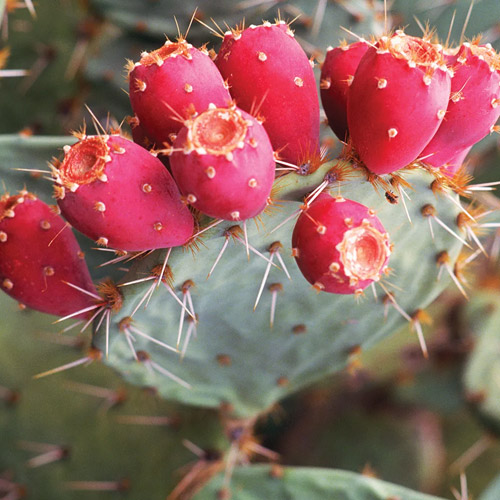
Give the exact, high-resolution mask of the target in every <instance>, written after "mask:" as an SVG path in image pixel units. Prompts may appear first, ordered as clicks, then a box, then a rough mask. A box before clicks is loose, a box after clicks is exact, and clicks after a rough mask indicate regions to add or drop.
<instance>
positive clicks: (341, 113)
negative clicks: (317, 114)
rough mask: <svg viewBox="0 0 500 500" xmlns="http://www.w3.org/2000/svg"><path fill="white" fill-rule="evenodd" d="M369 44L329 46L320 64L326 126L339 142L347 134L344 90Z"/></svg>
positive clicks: (357, 43)
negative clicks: (326, 119)
mask: <svg viewBox="0 0 500 500" xmlns="http://www.w3.org/2000/svg"><path fill="white" fill-rule="evenodd" d="M369 47H370V45H369V44H368V43H367V42H365V41H359V42H356V43H352V44H350V45H341V46H340V47H335V48H333V47H329V48H328V49H327V52H326V56H325V60H324V62H323V64H322V66H321V81H320V96H321V103H322V104H323V109H324V110H325V113H326V116H327V118H328V125H329V126H330V128H331V129H332V130H333V132H334V133H335V135H336V136H337V137H338V138H339V139H340V140H341V141H345V140H346V139H347V137H348V136H349V129H348V126H347V92H348V90H349V86H350V84H351V82H352V80H353V78H354V74H355V73H356V69H357V67H358V64H359V61H360V60H361V58H362V57H363V55H364V54H365V52H366V51H367V50H368V48H369Z"/></svg>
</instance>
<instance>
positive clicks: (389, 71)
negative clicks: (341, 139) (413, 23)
mask: <svg viewBox="0 0 500 500" xmlns="http://www.w3.org/2000/svg"><path fill="white" fill-rule="evenodd" d="M450 80H451V78H450V74H449V70H448V69H447V67H446V65H445V64H444V60H443V57H442V55H441V54H440V51H439V48H438V47H436V46H434V45H433V44H431V43H430V42H428V41H426V40H423V39H421V38H416V37H412V36H407V35H405V34H404V33H403V32H401V31H397V32H396V33H395V34H394V35H393V36H391V37H387V36H384V37H382V38H380V40H379V41H378V43H377V47H370V48H369V49H368V50H367V51H366V53H365V55H364V56H363V57H362V59H361V61H360V63H359V66H358V68H357V70H356V73H355V75H354V80H353V82H352V85H351V86H350V87H349V91H348V102H347V121H348V124H349V132H350V134H351V139H352V143H353V145H354V147H355V149H356V150H357V152H358V154H359V157H360V158H361V160H362V161H363V162H364V163H365V165H366V167H367V168H368V169H369V170H371V171H372V172H374V173H376V174H379V175H381V174H387V173H390V172H394V171H396V170H399V169H400V168H403V167H405V166H406V165H408V164H410V163H411V162H413V161H415V160H416V159H417V157H418V156H419V155H420V153H421V151H422V150H423V149H424V147H425V146H426V144H427V143H428V142H429V141H430V140H431V138H432V136H433V135H434V134H435V133H436V130H437V129H438V127H439V125H440V124H441V122H442V121H443V118H444V116H445V113H446V107H447V106H448V99H449V96H450V85H451V83H450Z"/></svg>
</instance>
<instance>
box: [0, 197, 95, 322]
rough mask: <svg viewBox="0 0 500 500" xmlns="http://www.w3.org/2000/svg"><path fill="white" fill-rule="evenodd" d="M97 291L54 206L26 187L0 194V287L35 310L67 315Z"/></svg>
mask: <svg viewBox="0 0 500 500" xmlns="http://www.w3.org/2000/svg"><path fill="white" fill-rule="evenodd" d="M65 281H66V282H69V283H72V284H73V285H76V286H78V287H80V288H82V289H84V290H87V291H88V292H91V293H94V294H95V293H96V291H95V288H94V285H93V283H92V279H91V277H90V274H89V270H88V268H87V265H86V263H85V260H84V255H83V252H82V251H81V250H80V246H79V245H78V242H77V241H76V238H75V235H74V234H73V232H72V231H71V229H70V228H69V227H68V225H67V224H66V222H65V221H64V220H63V219H62V218H61V217H60V216H59V215H57V214H56V213H55V212H54V208H53V207H52V208H51V207H50V206H49V205H47V204H45V203H44V202H43V201H41V200H39V199H37V197H36V196H35V195H33V194H31V193H28V192H27V191H21V192H20V193H19V194H17V195H14V196H9V195H8V194H6V195H4V196H3V197H2V198H0V286H1V288H2V290H3V291H5V292H6V293H8V294H9V295H10V296H11V297H12V298H14V299H15V300H17V301H19V302H21V303H22V304H24V305H25V306H28V307H30V308H32V309H36V310H37V311H41V312H44V313H48V314H53V315H56V316H66V315H68V314H71V313H74V312H76V311H79V310H82V309H85V308H86V307H89V306H91V305H93V304H94V302H95V301H94V300H93V299H92V297H90V296H89V295H87V294H85V293H82V292H80V291H78V290H75V289H74V288H71V287H70V286H69V285H67V284H66V283H64V282H65Z"/></svg>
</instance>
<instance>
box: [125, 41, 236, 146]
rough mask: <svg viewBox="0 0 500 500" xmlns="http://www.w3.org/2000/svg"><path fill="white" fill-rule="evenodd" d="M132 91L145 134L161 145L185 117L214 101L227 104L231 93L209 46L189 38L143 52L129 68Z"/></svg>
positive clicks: (132, 98) (132, 97)
mask: <svg viewBox="0 0 500 500" xmlns="http://www.w3.org/2000/svg"><path fill="white" fill-rule="evenodd" d="M129 93H130V94H129V95H130V103H131V105H132V109H133V110H134V113H135V114H136V115H137V117H138V118H139V120H140V124H141V127H142V128H143V130H144V133H145V135H146V136H147V137H148V138H149V139H150V140H151V141H153V142H155V143H156V144H157V145H158V146H161V145H162V144H163V143H164V142H171V139H172V134H174V135H175V134H176V133H177V132H178V131H179V129H180V128H181V127H182V120H183V119H185V118H187V117H188V116H189V115H190V114H191V113H193V112H194V111H196V112H198V113H200V112H202V111H205V110H206V109H207V108H208V105H209V104H210V103H214V104H216V105H217V106H226V105H227V104H228V103H229V102H230V100H231V96H230V94H229V91H228V90H227V87H226V85H225V83H224V80H223V78H222V76H221V75H220V73H219V71H218V69H217V67H216V66H215V64H214V63H213V61H212V59H210V56H209V55H208V52H207V51H206V50H205V49H201V50H199V49H196V48H195V47H193V46H192V45H191V44H189V43H187V41H186V40H179V41H178V42H175V43H174V42H171V41H170V40H167V41H166V42H165V45H164V46H163V47H160V48H159V49H157V50H155V51H152V52H149V53H147V52H146V53H143V54H142V57H141V60H140V61H139V62H138V63H135V64H133V65H132V66H131V67H130V71H129Z"/></svg>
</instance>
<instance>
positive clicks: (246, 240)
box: [243, 220, 250, 260]
mask: <svg viewBox="0 0 500 500" xmlns="http://www.w3.org/2000/svg"><path fill="white" fill-rule="evenodd" d="M243 235H244V239H245V249H246V252H247V260H250V248H249V246H248V232H247V221H246V220H244V221H243Z"/></svg>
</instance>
